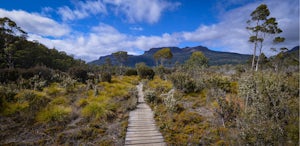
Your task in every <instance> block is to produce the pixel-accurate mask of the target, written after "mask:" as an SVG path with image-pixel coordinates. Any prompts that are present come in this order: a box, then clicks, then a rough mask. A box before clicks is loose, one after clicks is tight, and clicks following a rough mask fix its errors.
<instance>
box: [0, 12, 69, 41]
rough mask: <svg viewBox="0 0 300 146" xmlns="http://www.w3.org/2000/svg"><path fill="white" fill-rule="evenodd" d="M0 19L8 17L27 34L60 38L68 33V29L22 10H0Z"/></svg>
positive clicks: (48, 19)
mask: <svg viewBox="0 0 300 146" xmlns="http://www.w3.org/2000/svg"><path fill="white" fill-rule="evenodd" d="M0 17H8V18H10V19H12V20H13V21H15V22H16V23H17V24H18V25H19V26H20V27H21V28H23V29H24V30H25V31H26V32H28V33H34V34H38V35H42V36H51V37H61V36H64V35H67V34H68V33H69V32H70V28H69V27H68V26H66V25H63V24H60V23H58V22H56V21H54V20H52V19H50V18H47V17H44V16H41V15H39V14H36V13H28V12H26V11H22V10H12V11H7V10H4V9H1V8H0Z"/></svg>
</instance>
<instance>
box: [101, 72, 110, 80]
mask: <svg viewBox="0 0 300 146" xmlns="http://www.w3.org/2000/svg"><path fill="white" fill-rule="evenodd" d="M101 81H102V82H109V83H110V82H111V74H110V73H108V72H103V73H101Z"/></svg>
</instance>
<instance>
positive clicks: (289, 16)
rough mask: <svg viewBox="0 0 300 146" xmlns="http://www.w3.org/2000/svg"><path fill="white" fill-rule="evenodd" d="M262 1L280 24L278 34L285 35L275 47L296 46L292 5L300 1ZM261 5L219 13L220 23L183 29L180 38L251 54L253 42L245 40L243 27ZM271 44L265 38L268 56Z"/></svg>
mask: <svg viewBox="0 0 300 146" xmlns="http://www.w3.org/2000/svg"><path fill="white" fill-rule="evenodd" d="M234 1H235V0H233V2H234ZM237 2H239V0H238V1H237ZM263 3H266V4H267V5H268V7H269V9H270V12H271V17H275V18H277V20H278V22H279V27H280V28H281V29H282V30H283V33H282V34H281V35H282V36H283V37H285V38H286V42H285V43H283V44H281V45H280V46H277V47H281V46H285V47H287V48H292V47H294V46H296V45H299V15H298V13H299V7H294V6H295V5H296V6H298V5H299V3H297V2H296V1H292V0H286V1H280V0H273V1H269V0H266V1H263ZM279 3H280V4H279ZM260 4H261V3H258V2H255V3H249V4H246V5H244V6H241V7H238V8H235V9H232V10H229V11H226V12H224V13H222V14H221V15H220V22H219V23H217V24H212V25H200V26H199V27H198V28H197V29H196V30H195V31H192V32H183V33H182V37H183V39H184V41H192V42H199V43H201V44H202V45H205V46H207V47H208V48H215V49H221V50H222V51H229V52H237V53H245V54H251V53H252V48H253V44H250V43H249V42H248V39H249V36H250V32H248V31H247V30H246V29H245V28H246V26H247V24H246V21H247V20H248V19H250V13H251V12H252V11H253V10H254V9H255V8H256V7H257V6H259V5H260ZM271 47H273V45H272V44H271V43H270V41H266V43H265V45H264V51H265V53H266V54H267V55H272V54H274V52H271V51H270V49H269V48H271Z"/></svg>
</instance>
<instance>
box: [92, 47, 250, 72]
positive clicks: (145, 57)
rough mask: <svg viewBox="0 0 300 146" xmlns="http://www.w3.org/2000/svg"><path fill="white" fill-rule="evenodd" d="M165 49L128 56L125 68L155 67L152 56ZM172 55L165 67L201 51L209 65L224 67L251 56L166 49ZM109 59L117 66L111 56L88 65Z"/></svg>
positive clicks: (242, 61) (183, 60) (193, 48)
mask: <svg viewBox="0 0 300 146" xmlns="http://www.w3.org/2000/svg"><path fill="white" fill-rule="evenodd" d="M162 48H165V47H161V48H152V49H150V50H149V51H145V53H144V54H142V55H139V56H133V55H128V59H127V61H126V62H125V65H126V66H131V67H133V66H135V64H136V63H139V62H145V63H146V64H147V65H148V66H155V65H156V64H155V60H154V59H153V54H154V53H156V52H157V51H158V50H160V49H162ZM168 48H170V49H171V51H172V53H173V58H172V59H171V60H169V61H167V62H166V66H173V65H174V64H175V63H176V62H179V63H180V64H183V63H184V62H185V61H186V60H187V59H188V58H189V57H190V55H191V54H192V53H193V52H195V51H201V52H203V53H204V55H205V56H206V57H207V58H209V65H224V64H243V63H246V61H247V60H248V59H249V57H250V56H251V55H244V54H238V53H229V52H219V51H213V50H209V49H208V48H206V47H202V46H197V47H186V48H178V47H168ZM107 58H110V60H111V61H112V64H114V65H116V64H118V62H117V60H116V59H115V57H114V56H113V55H107V56H103V57H100V58H99V59H98V60H95V61H92V62H90V63H89V64H95V65H102V64H104V63H105V60H106V59H107Z"/></svg>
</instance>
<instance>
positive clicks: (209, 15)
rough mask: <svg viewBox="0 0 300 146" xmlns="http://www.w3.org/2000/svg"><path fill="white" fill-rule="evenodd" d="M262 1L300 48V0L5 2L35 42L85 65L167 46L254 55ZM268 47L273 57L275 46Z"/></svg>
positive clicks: (0, 3) (289, 43)
mask: <svg viewBox="0 0 300 146" xmlns="http://www.w3.org/2000/svg"><path fill="white" fill-rule="evenodd" d="M261 3H265V4H267V5H268V7H269V9H270V11H271V16H272V17H276V18H277V20H278V22H279V26H280V27H281V28H282V30H283V33H282V34H281V35H282V36H284V37H286V42H285V43H284V44H282V46H285V47H287V48H292V47H294V46H296V45H299V1H298V0H285V1H282V0H209V1H207V0H84V1H79V0H48V1H40V0H10V1H7V0H0V17H9V18H10V19H12V20H13V21H15V22H16V23H17V24H18V25H19V26H20V27H22V28H23V29H24V30H25V31H26V32H28V34H29V37H28V39H29V40H37V41H39V42H40V43H43V44H45V45H46V46H48V47H50V48H56V49H58V50H60V51H65V52H67V53H68V54H70V55H74V56H75V57H76V58H81V59H83V60H85V61H91V60H95V59H98V58H99V57H100V56H103V55H108V54H111V53H113V52H116V51H121V50H122V51H127V52H129V54H134V55H138V54H142V53H143V52H144V51H146V50H149V49H150V48H152V47H167V46H178V47H186V46H189V47H193V46H198V45H202V46H206V47H208V48H209V49H212V50H217V51H227V52H237V53H243V54H251V53H252V49H251V48H252V47H253V45H252V44H249V43H248V42H247V40H248V38H249V36H250V34H249V33H250V32H248V31H247V30H246V29H245V27H246V26H247V24H246V21H247V20H248V19H249V18H250V17H249V15H250V13H251V12H252V11H253V10H254V9H255V8H256V7H257V6H258V5H260V4H261ZM264 46H265V47H264V52H265V53H266V54H269V55H271V54H272V52H271V51H269V48H270V47H273V46H272V44H271V43H268V41H266V43H265V45H264Z"/></svg>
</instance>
